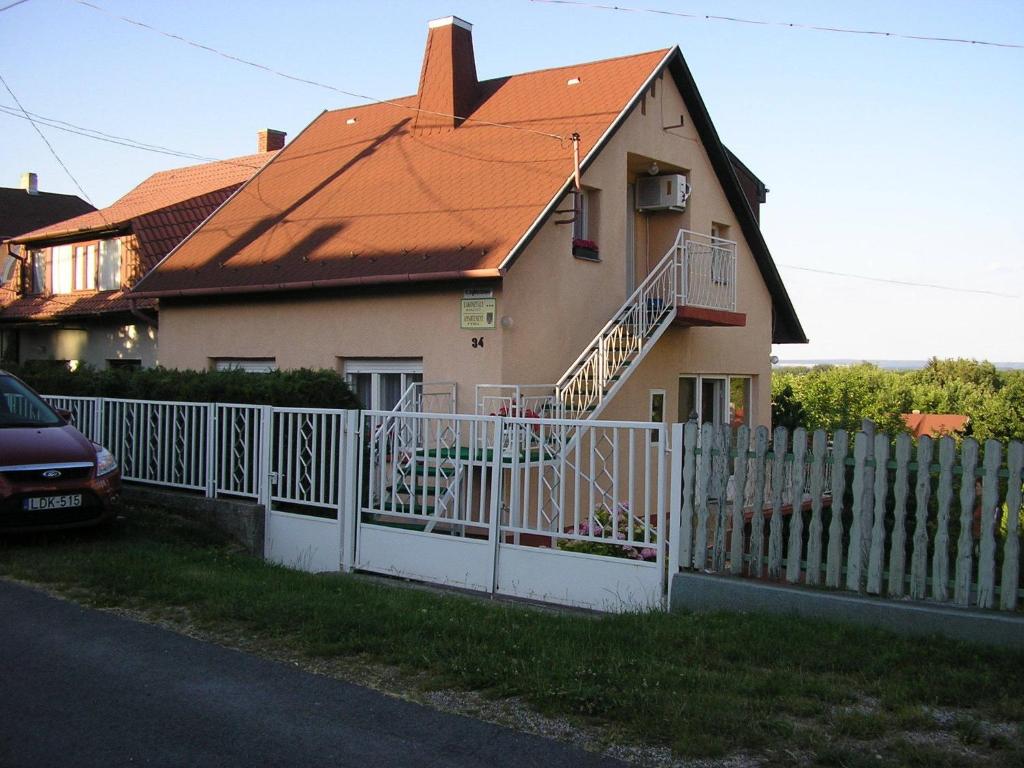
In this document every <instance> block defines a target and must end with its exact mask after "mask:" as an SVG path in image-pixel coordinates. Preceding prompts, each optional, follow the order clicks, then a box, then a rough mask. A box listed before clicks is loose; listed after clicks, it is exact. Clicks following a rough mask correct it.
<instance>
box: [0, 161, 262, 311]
mask: <svg viewBox="0 0 1024 768" xmlns="http://www.w3.org/2000/svg"><path fill="white" fill-rule="evenodd" d="M276 154H277V152H261V153H259V154H255V155H246V156H245V157H236V158H233V159H231V160H220V161H217V162H214V163H204V164H203V165H193V166H190V167H187V168H176V169H173V170H169V171H161V172H160V173H155V174H153V175H152V176H150V177H149V178H148V179H146V180H145V181H143V182H142V183H141V184H139V186H137V187H135V189H133V190H132V191H131V192H129V193H128V194H126V195H125V196H124V197H122V198H121V199H119V200H118V201H117V202H115V203H114V204H113V205H111V206H109V207H108V208H104V209H102V210H100V211H94V212H92V213H86V214H84V215H81V216H76V217H75V218H72V219H67V220H65V221H62V222H59V223H57V224H53V225H51V226H47V227H43V228H40V229H37V230H34V231H32V232H29V233H26V234H24V235H22V236H21V237H19V238H16V239H15V242H20V243H25V244H26V245H28V246H29V247H31V246H33V245H35V246H41V245H44V244H48V243H49V241H54V240H61V241H65V242H66V241H67V240H68V238H73V237H75V236H76V235H81V236H82V237H83V238H84V239H88V237H89V236H90V234H92V235H95V233H98V232H104V231H111V230H114V231H118V230H126V229H129V228H130V230H131V232H132V233H133V234H134V235H135V236H136V238H137V239H138V243H139V261H140V265H141V272H142V273H143V274H144V273H145V272H147V271H148V270H150V269H152V268H153V266H154V265H155V264H157V262H159V261H160V259H162V258H163V257H164V256H166V255H167V254H168V253H169V252H170V251H171V250H172V249H173V248H174V246H176V245H177V244H178V243H180V242H181V241H182V240H184V239H185V238H186V237H188V235H189V233H190V232H192V230H194V229H195V228H196V227H198V226H199V225H200V224H202V223H203V221H204V220H205V219H206V218H207V217H208V216H209V215H210V214H211V213H212V212H213V211H214V210H216V209H217V207H218V206H220V205H221V204H222V203H224V201H225V200H227V199H228V198H229V197H230V196H231V194H232V193H233V192H234V191H235V190H236V189H238V187H239V185H241V184H242V183H243V182H244V181H246V180H247V179H248V178H250V177H251V176H252V175H253V173H255V172H256V171H257V170H258V169H259V168H260V167H261V166H262V165H263V164H264V163H266V162H267V161H268V160H269V159H270V158H271V157H273V156H274V155H276ZM127 293H128V292H127V290H119V291H104V292H97V291H82V292H76V293H70V294H58V295H49V294H45V295H39V296H34V295H21V296H19V295H18V294H17V293H16V292H15V291H14V290H12V288H11V286H10V284H8V285H5V286H0V320H3V321H8V322H11V321H39V320H51V319H55V318H60V317H63V318H68V317H85V316H91V315H99V314H109V313H112V312H128V311H130V309H131V303H130V301H129V298H128V296H127ZM155 305H156V301H155V300H151V299H137V300H136V301H135V307H136V308H137V309H145V308H152V307H153V306H155Z"/></svg>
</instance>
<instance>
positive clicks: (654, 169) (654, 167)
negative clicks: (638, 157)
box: [647, 160, 661, 176]
mask: <svg viewBox="0 0 1024 768" xmlns="http://www.w3.org/2000/svg"><path fill="white" fill-rule="evenodd" d="M647 172H648V173H649V174H650V175H651V176H657V175H658V174H659V173H661V168H659V167H658V163H657V161H655V160H651V164H650V165H649V166H647Z"/></svg>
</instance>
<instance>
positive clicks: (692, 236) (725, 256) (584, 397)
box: [555, 229, 736, 419]
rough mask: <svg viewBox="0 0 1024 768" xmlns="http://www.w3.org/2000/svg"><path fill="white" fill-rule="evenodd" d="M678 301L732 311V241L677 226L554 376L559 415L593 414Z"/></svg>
mask: <svg viewBox="0 0 1024 768" xmlns="http://www.w3.org/2000/svg"><path fill="white" fill-rule="evenodd" d="M682 306H695V307H703V308H707V309H716V310H725V311H735V310H736V243H734V242H732V241H729V240H721V239H719V238H711V237H708V236H707V235H701V234H698V233H696V232H690V231H688V230H683V229H681V230H679V234H678V235H677V236H676V239H675V242H674V243H673V244H672V247H671V248H669V249H668V252H667V253H666V254H665V256H664V258H662V260H661V261H660V262H659V263H658V265H657V266H656V267H655V268H654V269H653V270H652V271H651V273H650V274H649V275H648V276H647V277H646V278H645V279H644V281H643V282H642V283H641V284H640V286H639V287H638V288H637V289H636V290H635V291H634V292H633V294H632V295H631V296H630V297H629V298H628V299H626V302H625V303H624V304H623V305H622V306H621V307H620V308H619V309H618V311H616V313H615V314H614V315H613V316H612V319H611V320H609V321H608V323H607V324H606V325H605V326H604V328H602V329H601V330H600V332H598V334H597V336H595V337H594V340H593V341H591V342H590V344H588V345H587V347H586V349H585V350H584V351H583V353H582V354H581V355H580V356H579V357H578V358H577V359H576V361H575V362H574V363H573V364H572V365H570V366H569V368H568V370H567V371H566V372H565V373H564V374H563V375H562V378H561V379H559V380H558V383H557V384H556V385H555V386H556V394H557V398H558V401H559V403H560V405H561V410H562V414H561V415H562V417H563V418H568V419H574V418H576V419H585V418H593V417H595V416H597V415H598V414H599V413H600V412H601V411H602V410H603V408H604V406H605V405H606V404H607V403H608V401H609V400H610V399H611V397H612V396H613V395H614V394H615V392H617V391H618V389H619V388H620V387H621V386H622V384H623V383H624V381H625V379H626V378H627V377H628V375H629V373H630V371H631V370H632V369H633V368H635V367H636V366H637V365H638V364H639V363H640V361H641V360H642V359H643V358H644V357H645V356H646V354H647V352H648V351H650V349H651V348H652V347H653V346H654V344H655V342H657V340H658V339H659V338H660V337H661V335H662V334H663V333H664V332H665V330H666V329H667V328H668V327H669V326H670V325H671V324H672V321H673V320H674V319H675V317H676V311H677V310H678V309H679V307H682Z"/></svg>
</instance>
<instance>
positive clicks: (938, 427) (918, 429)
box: [900, 413, 970, 437]
mask: <svg viewBox="0 0 1024 768" xmlns="http://www.w3.org/2000/svg"><path fill="white" fill-rule="evenodd" d="M900 418H902V419H903V423H904V424H906V425H907V429H909V430H910V432H911V433H912V434H913V435H914V437H921V436H922V435H928V436H929V437H940V436H942V435H951V434H953V433H954V432H963V431H964V430H965V429H966V428H967V422H968V421H970V419H969V418H968V417H967V416H961V415H959V414H956V413H902V414H900Z"/></svg>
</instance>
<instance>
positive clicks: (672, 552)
mask: <svg viewBox="0 0 1024 768" xmlns="http://www.w3.org/2000/svg"><path fill="white" fill-rule="evenodd" d="M684 427H685V425H684V424H673V425H672V449H671V453H670V454H669V456H670V457H671V461H672V468H671V484H670V486H669V488H670V490H669V502H668V503H669V524H668V588H669V601H670V602H669V605H670V606H671V598H672V592H671V590H672V577H673V576H675V574H677V573H678V572H679V552H680V544H681V543H682V542H680V537H681V536H682V534H683V526H682V523H683V514H682V513H683V458H684V457H683V428H684ZM662 538H664V537H662Z"/></svg>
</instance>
